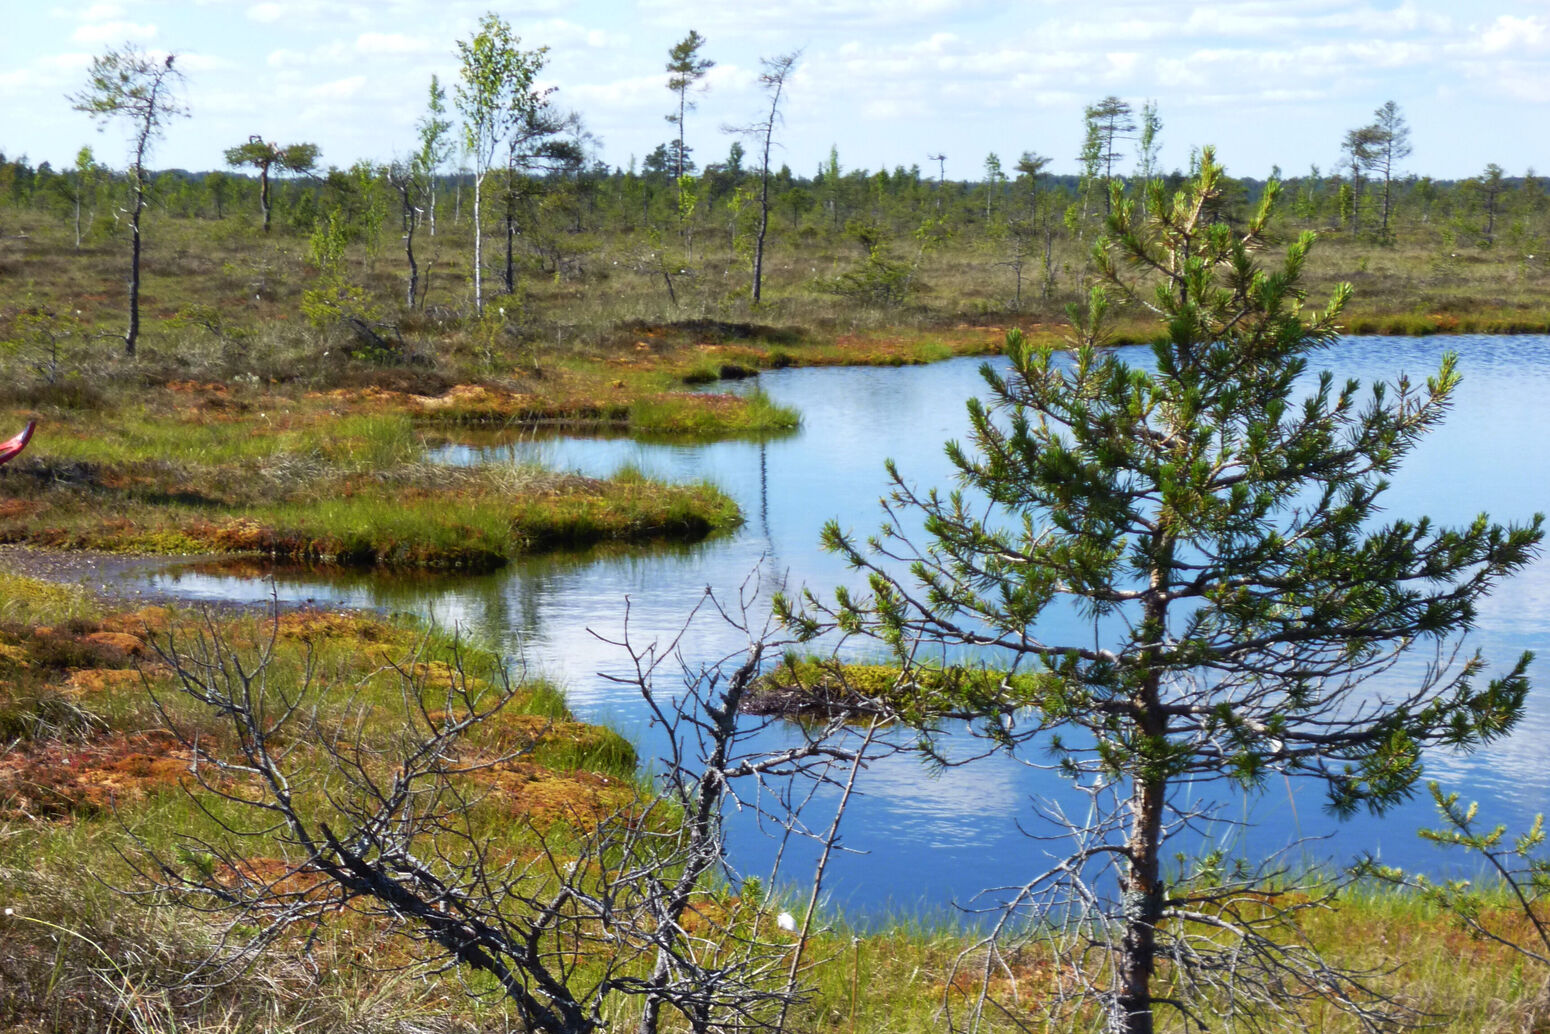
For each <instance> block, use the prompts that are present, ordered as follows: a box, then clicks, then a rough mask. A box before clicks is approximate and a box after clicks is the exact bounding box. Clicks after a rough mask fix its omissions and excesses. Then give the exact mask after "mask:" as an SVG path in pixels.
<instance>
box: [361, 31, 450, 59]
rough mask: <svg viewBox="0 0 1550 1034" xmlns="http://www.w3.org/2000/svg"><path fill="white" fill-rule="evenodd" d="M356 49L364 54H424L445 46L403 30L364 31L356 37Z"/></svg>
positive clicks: (439, 49) (442, 48)
mask: <svg viewBox="0 0 1550 1034" xmlns="http://www.w3.org/2000/svg"><path fill="white" fill-rule="evenodd" d="M355 49H356V50H358V51H360V52H361V53H363V54H423V53H426V52H429V51H441V50H444V49H445V48H444V47H443V46H441V45H440V44H439V43H433V42H431V41H429V40H427V39H425V38H424V37H423V36H411V35H408V34H407V33H402V32H363V33H361V34H360V36H358V37H356V40H355Z"/></svg>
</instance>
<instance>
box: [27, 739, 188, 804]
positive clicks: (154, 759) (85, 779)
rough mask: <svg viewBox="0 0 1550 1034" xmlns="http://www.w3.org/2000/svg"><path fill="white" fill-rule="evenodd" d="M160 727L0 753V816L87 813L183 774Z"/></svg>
mask: <svg viewBox="0 0 1550 1034" xmlns="http://www.w3.org/2000/svg"><path fill="white" fill-rule="evenodd" d="M188 769H189V759H188V756H187V754H185V753H183V752H181V751H180V750H179V748H178V745H177V741H176V739H175V738H174V737H173V736H172V734H171V733H168V732H164V731H160V730H157V731H154V732H142V733H123V732H113V733H109V734H107V735H104V736H99V737H96V738H94V739H92V740H91V741H90V742H88V743H41V744H40V743H29V744H26V745H25V746H21V747H18V748H16V749H14V750H12V751H11V752H10V753H9V754H6V755H5V756H4V757H0V818H3V819H22V818H35V819H36V818H43V819H50V818H63V817H66V816H69V815H89V814H92V813H95V812H98V811H102V810H104V809H107V808H110V807H114V806H117V805H119V804H123V803H126V802H132V801H139V800H143V799H144V798H145V797H147V796H148V795H150V794H151V793H154V792H156V791H158V790H161V789H165V788H168V787H170V786H173V785H175V784H176V783H177V781H178V779H179V778H180V777H181V776H183V775H185V774H187V772H188Z"/></svg>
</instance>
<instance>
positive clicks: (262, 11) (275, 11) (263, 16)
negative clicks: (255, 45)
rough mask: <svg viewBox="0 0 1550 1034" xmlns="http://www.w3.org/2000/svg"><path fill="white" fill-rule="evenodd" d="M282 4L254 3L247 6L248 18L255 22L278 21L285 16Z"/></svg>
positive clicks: (269, 22) (268, 22)
mask: <svg viewBox="0 0 1550 1034" xmlns="http://www.w3.org/2000/svg"><path fill="white" fill-rule="evenodd" d="M286 13H287V12H286V9H285V5H284V4H276V3H262V4H254V5H253V6H252V7H249V8H248V18H249V19H251V20H252V21H255V22H263V23H264V24H271V23H273V22H277V21H280V20H281V19H282V18H284V17H285V16H286Z"/></svg>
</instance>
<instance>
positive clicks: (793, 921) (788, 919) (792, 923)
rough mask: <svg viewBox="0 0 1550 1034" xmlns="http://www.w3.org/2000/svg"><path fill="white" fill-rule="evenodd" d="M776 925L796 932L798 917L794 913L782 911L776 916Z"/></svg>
mask: <svg viewBox="0 0 1550 1034" xmlns="http://www.w3.org/2000/svg"><path fill="white" fill-rule="evenodd" d="M775 925H776V926H778V927H780V928H781V929H782V930H788V931H790V932H792V933H795V932H796V929H797V917H796V916H794V915H792V914H791V913H790V912H782V913H781V914H780V915H778V916H776V917H775Z"/></svg>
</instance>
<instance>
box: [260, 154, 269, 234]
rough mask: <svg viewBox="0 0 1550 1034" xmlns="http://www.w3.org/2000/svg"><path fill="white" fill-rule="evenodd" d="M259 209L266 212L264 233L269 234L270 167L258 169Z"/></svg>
mask: <svg viewBox="0 0 1550 1034" xmlns="http://www.w3.org/2000/svg"><path fill="white" fill-rule="evenodd" d="M258 207H259V208H261V209H263V211H264V232H265V233H268V232H269V166H268V164H267V163H266V164H264V165H261V166H259V169H258Z"/></svg>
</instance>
